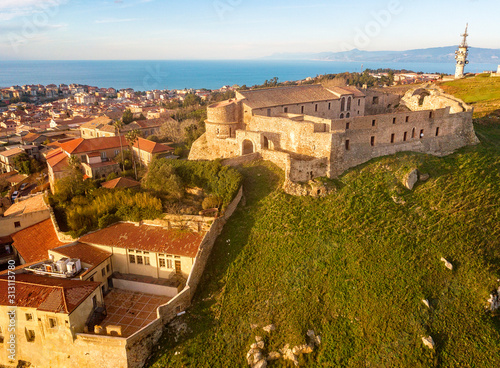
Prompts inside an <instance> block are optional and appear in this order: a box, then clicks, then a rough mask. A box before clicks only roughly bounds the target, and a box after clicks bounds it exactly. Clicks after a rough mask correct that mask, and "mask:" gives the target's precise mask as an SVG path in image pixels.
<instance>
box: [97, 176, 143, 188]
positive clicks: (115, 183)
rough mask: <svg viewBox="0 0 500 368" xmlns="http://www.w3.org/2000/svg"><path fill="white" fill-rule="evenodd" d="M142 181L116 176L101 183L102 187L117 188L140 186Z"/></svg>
mask: <svg viewBox="0 0 500 368" xmlns="http://www.w3.org/2000/svg"><path fill="white" fill-rule="evenodd" d="M140 185H141V183H139V182H138V181H135V180H132V179H128V178H116V179H113V180H110V181H107V182H105V183H102V184H101V187H103V188H108V189H115V188H133V187H138V186H140Z"/></svg>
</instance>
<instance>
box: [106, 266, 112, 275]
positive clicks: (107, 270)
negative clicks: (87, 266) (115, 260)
mask: <svg viewBox="0 0 500 368" xmlns="http://www.w3.org/2000/svg"><path fill="white" fill-rule="evenodd" d="M110 271H111V267H110V266H109V264H108V265H106V272H107V273H109V272H110Z"/></svg>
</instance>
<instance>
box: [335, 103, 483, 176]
mask: <svg viewBox="0 0 500 368" xmlns="http://www.w3.org/2000/svg"><path fill="white" fill-rule="evenodd" d="M332 125H333V126H334V127H335V128H336V130H337V133H336V134H334V135H333V140H334V142H333V150H332V155H331V162H332V170H331V173H330V176H331V177H336V176H338V175H340V174H342V173H343V172H344V171H345V170H347V169H349V168H351V167H354V166H357V165H359V164H362V163H364V162H366V161H369V160H370V159H372V158H375V157H380V156H386V155H392V154H395V153H397V152H402V151H412V152H422V153H428V154H433V155H437V156H444V155H448V154H451V153H452V152H453V151H455V150H456V149H458V148H460V147H463V146H466V145H471V144H476V143H478V142H479V141H478V139H477V137H476V136H475V133H474V129H473V125H472V111H467V112H463V113H457V114H450V113H449V108H445V109H440V110H436V111H416V112H408V113H399V114H386V115H377V116H367V117H363V118H358V119H352V121H351V122H350V128H349V129H347V130H346V129H345V121H333V122H332ZM342 127H343V128H344V129H341V128H342Z"/></svg>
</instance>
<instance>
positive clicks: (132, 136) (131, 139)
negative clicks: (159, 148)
mask: <svg viewBox="0 0 500 368" xmlns="http://www.w3.org/2000/svg"><path fill="white" fill-rule="evenodd" d="M140 134H141V132H140V131H139V130H137V129H134V130H131V131H129V132H127V134H125V139H126V140H127V142H128V144H129V146H130V153H131V154H132V162H133V163H134V172H135V180H137V166H136V164H135V158H134V144H135V142H137V141H138V139H139V137H140ZM139 162H140V157H139Z"/></svg>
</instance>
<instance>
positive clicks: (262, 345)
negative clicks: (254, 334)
mask: <svg viewBox="0 0 500 368" xmlns="http://www.w3.org/2000/svg"><path fill="white" fill-rule="evenodd" d="M264 346H265V345H264V341H259V342H258V343H257V347H258V348H259V349H264Z"/></svg>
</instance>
